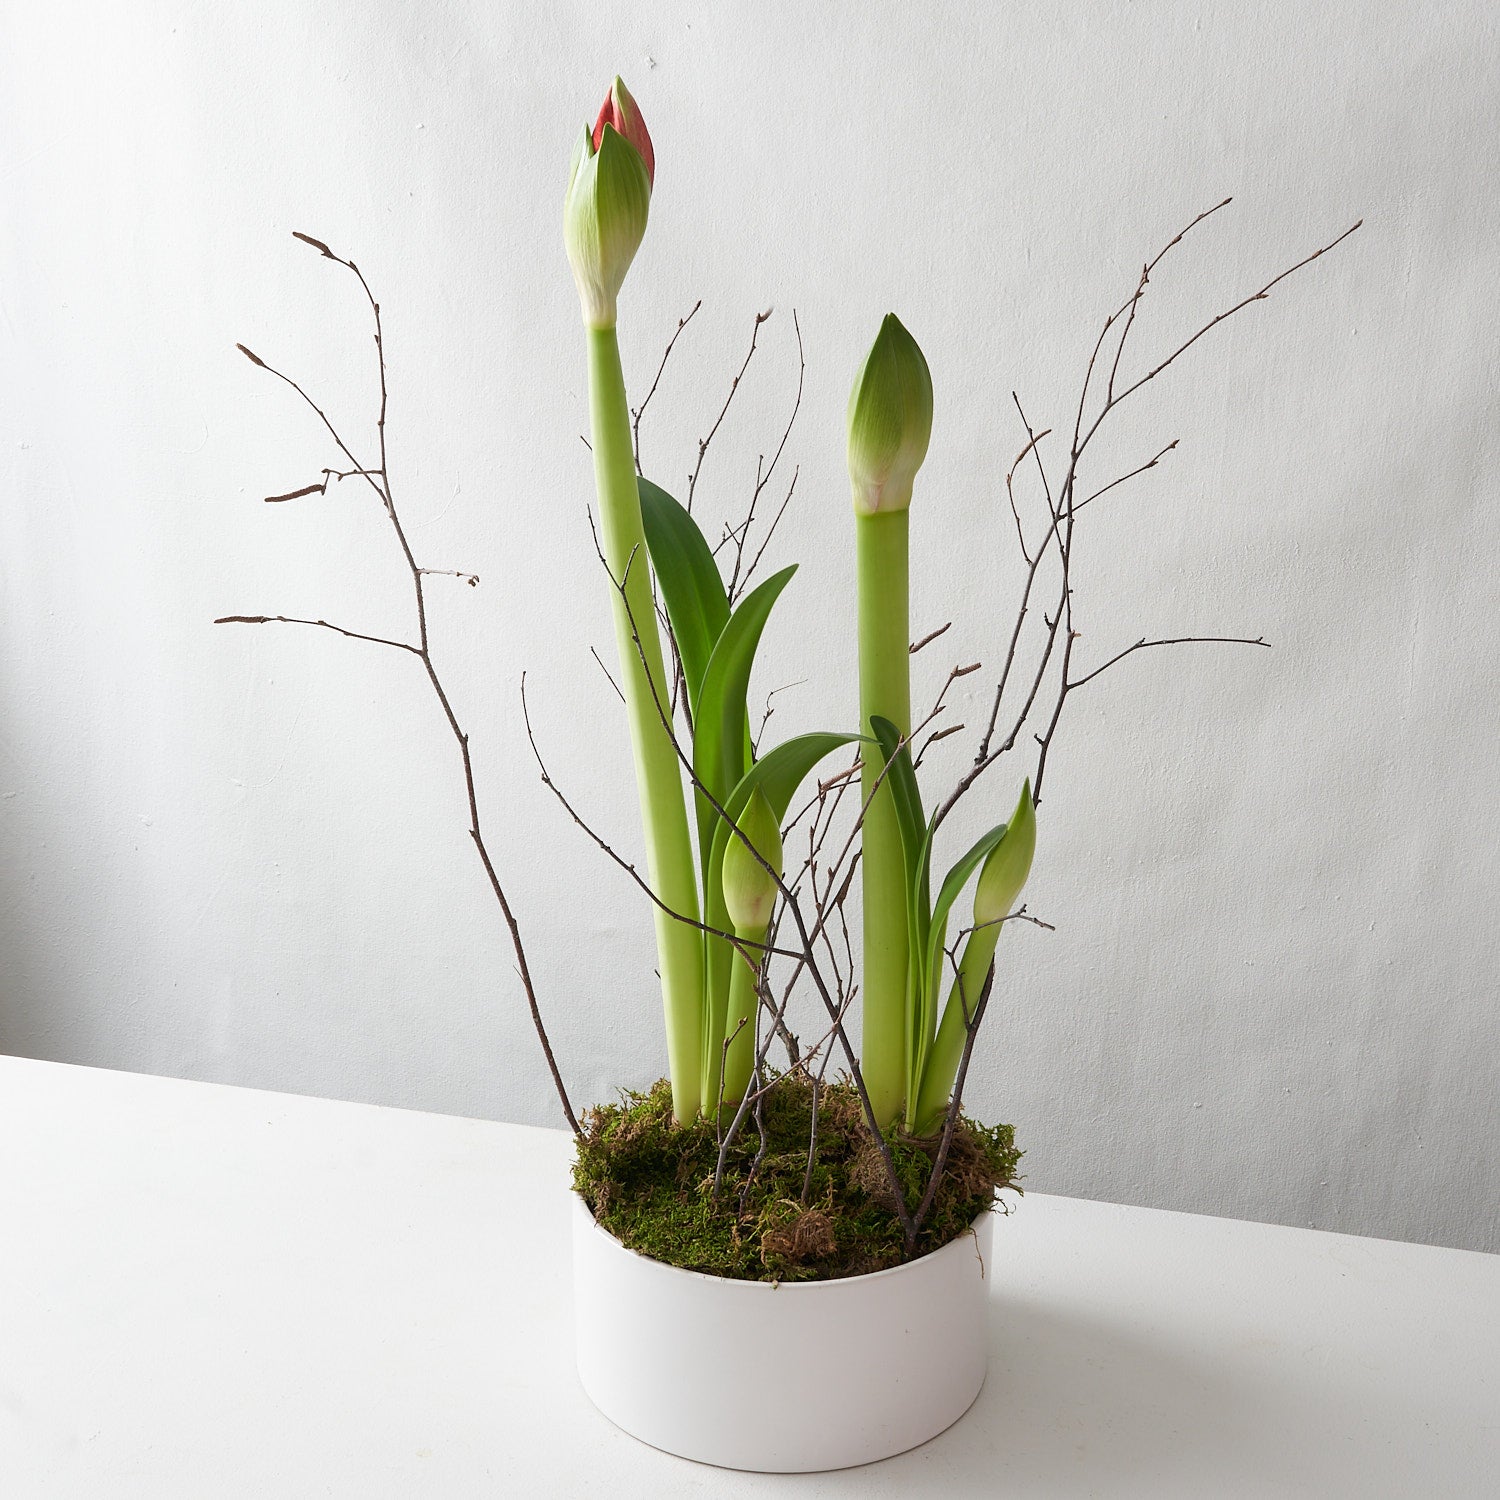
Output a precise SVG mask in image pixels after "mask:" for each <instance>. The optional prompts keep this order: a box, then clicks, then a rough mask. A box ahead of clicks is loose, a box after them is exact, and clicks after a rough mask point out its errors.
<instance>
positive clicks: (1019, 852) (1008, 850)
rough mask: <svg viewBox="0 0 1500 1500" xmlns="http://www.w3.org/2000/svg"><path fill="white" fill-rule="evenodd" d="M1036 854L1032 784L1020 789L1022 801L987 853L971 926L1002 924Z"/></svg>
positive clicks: (976, 891) (1017, 804)
mask: <svg viewBox="0 0 1500 1500" xmlns="http://www.w3.org/2000/svg"><path fill="white" fill-rule="evenodd" d="M1035 853H1036V808H1035V807H1034V806H1033V805H1032V802H1031V782H1030V781H1029V780H1028V781H1027V782H1026V783H1025V785H1023V786H1022V788H1021V800H1020V801H1019V802H1017V803H1016V810H1015V812H1013V813H1012V814H1011V815H1010V822H1009V823H1008V824H1007V825H1006V829H1005V835H1004V837H1003V838H1002V839H1001V840H1000V842H999V843H998V844H996V845H995V847H994V848H993V849H992V850H991V851H990V857H989V858H988V859H987V860H985V862H984V868H983V869H982V870H981V871H980V872H979V882H978V884H977V885H976V886H975V887H974V925H975V926H976V927H985V926H988V925H990V924H992V923H995V922H1003V921H1004V920H1005V918H1006V917H1008V916H1009V915H1010V914H1011V913H1012V912H1013V911H1014V910H1015V909H1016V897H1017V896H1019V895H1020V894H1021V887H1022V886H1024V885H1025V884H1026V877H1027V876H1028V875H1029V874H1030V873H1031V858H1032V856H1033V855H1034V854H1035Z"/></svg>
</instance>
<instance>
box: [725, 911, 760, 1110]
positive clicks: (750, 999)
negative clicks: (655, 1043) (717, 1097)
mask: <svg viewBox="0 0 1500 1500" xmlns="http://www.w3.org/2000/svg"><path fill="white" fill-rule="evenodd" d="M734 935H735V936H736V937H737V938H742V939H743V940H744V941H745V942H747V943H764V942H765V940H766V929H765V928H764V927H761V928H749V927H741V928H736V929H735V934H734ZM745 951H746V952H747V953H750V954H753V955H755V957H754V958H752V959H750V960H747V959H746V958H745V955H744V954H743V953H736V954H735V955H734V959H733V963H734V968H733V970H732V971H731V974H730V978H729V1009H728V1012H727V1014H726V1016H725V1019H724V1037H725V1038H727V1039H728V1041H729V1046H728V1047H727V1048H726V1047H725V1046H724V1043H723V1040H721V1041H720V1043H719V1050H720V1051H721V1052H722V1053H724V1106H725V1108H726V1109H733V1108H735V1107H736V1106H738V1104H739V1102H740V1100H741V1099H743V1098H744V1097H745V1090H746V1089H748V1088H749V1087H750V1075H751V1073H752V1072H753V1071H754V1069H753V1063H754V1060H755V1008H756V1006H757V1005H758V1004H759V1003H760V994H759V991H758V989H757V984H758V981H759V979H760V964H759V962H758V961H757V960H758V958H759V953H758V950H757V949H754V948H749V949H746V950H745ZM715 1092H716V1093H717V1081H716V1082H715Z"/></svg>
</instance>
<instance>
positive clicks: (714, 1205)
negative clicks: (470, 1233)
mask: <svg viewBox="0 0 1500 1500" xmlns="http://www.w3.org/2000/svg"><path fill="white" fill-rule="evenodd" d="M764 1116H765V1126H766V1137H767V1145H766V1153H765V1157H764V1159H763V1160H762V1162H761V1164H760V1167H759V1169H758V1170H757V1171H756V1172H755V1175H754V1176H753V1178H751V1179H750V1181H749V1186H748V1188H747V1187H746V1177H747V1174H748V1172H749V1169H750V1165H751V1163H752V1161H753V1160H754V1158H755V1155H756V1153H757V1151H759V1149H760V1137H759V1135H758V1133H757V1131H756V1129H755V1128H754V1126H753V1125H752V1124H751V1123H749V1122H748V1121H747V1122H746V1125H745V1127H744V1129H743V1130H742V1131H741V1132H740V1134H739V1137H738V1138H737V1139H736V1141H735V1143H734V1145H733V1147H732V1148H731V1150H730V1153H729V1161H728V1165H727V1169H726V1172H725V1177H724V1181H723V1184H722V1186H721V1188H720V1192H719V1197H718V1201H717V1202H715V1201H714V1197H713V1175H714V1165H715V1162H716V1160H717V1156H718V1144H717V1139H716V1133H715V1130H714V1127H713V1126H712V1125H711V1124H710V1123H708V1122H707V1121H704V1120H699V1121H696V1122H694V1123H693V1124H690V1125H674V1124H673V1123H672V1095H671V1090H670V1087H669V1086H668V1084H667V1083H666V1081H665V1080H663V1081H661V1082H659V1083H657V1084H656V1085H655V1086H654V1087H653V1088H652V1089H651V1090H650V1091H649V1092H647V1093H644V1094H637V1093H626V1094H623V1095H622V1096H621V1102H620V1103H619V1104H615V1105H601V1106H600V1107H599V1108H597V1109H595V1110H592V1111H591V1112H590V1113H589V1114H588V1115H587V1116H585V1119H584V1135H583V1138H582V1139H581V1140H580V1141H579V1143H578V1157H577V1160H576V1162H575V1164H574V1168H573V1186H574V1188H575V1189H576V1190H577V1191H578V1192H579V1193H580V1194H581V1195H582V1197H583V1199H584V1201H585V1202H586V1203H587V1204H588V1205H589V1208H590V1209H591V1210H592V1211H593V1213H594V1216H595V1217H596V1218H597V1219H598V1220H599V1222H600V1224H602V1225H603V1227H604V1228H605V1229H607V1230H608V1231H609V1232H610V1233H611V1234H612V1235H614V1236H615V1238H616V1239H618V1240H619V1241H620V1242H621V1243H622V1244H625V1245H627V1246H629V1247H630V1248H631V1249H632V1250H636V1251H639V1252H640V1253H641V1254H642V1255H649V1256H651V1257H652V1258H653V1259H655V1260H661V1261H665V1262H666V1263H667V1264H669V1265H674V1266H681V1267H683V1268H684V1269H686V1270H691V1271H704V1272H707V1273H708V1274H710V1275H715V1276H729V1277H734V1278H738V1279H740V1280H750V1281H805V1280H815V1279H833V1278H837V1277H842V1276H858V1275H862V1274H864V1273H866V1272H869V1271H880V1270H886V1269H888V1268H889V1267H891V1266H895V1265H900V1264H901V1263H902V1262H904V1261H905V1260H907V1259H909V1258H910V1257H908V1255H907V1253H906V1247H905V1242H904V1239H903V1235H902V1230H901V1223H900V1220H899V1219H898V1218H897V1217H896V1214H895V1212H894V1211H893V1209H892V1207H891V1202H890V1196H889V1181H888V1179H887V1177H886V1175H885V1170H884V1167H883V1164H882V1162H881V1159H880V1153H879V1149H878V1147H877V1146H876V1145H875V1142H874V1140H873V1138H872V1137H871V1135H870V1133H869V1130H868V1128H867V1126H866V1125H865V1122H864V1117H863V1115H862V1113H861V1109H860V1103H859V1096H858V1094H857V1092H856V1091H855V1089H854V1088H853V1086H852V1085H851V1084H849V1083H848V1082H845V1081H837V1082H834V1083H830V1084H828V1085H827V1086H825V1088H824V1089H823V1090H822V1093H821V1095H820V1098H819V1102H818V1153H817V1160H816V1162H815V1164H814V1167H813V1173H812V1183H811V1190H810V1192H809V1193H808V1195H807V1199H806V1201H805V1202H804V1201H803V1197H802V1187H803V1179H804V1176H805V1174H806V1171H807V1148H808V1139H809V1134H810V1130H811V1125H812V1088H811V1086H810V1085H809V1084H808V1082H807V1081H806V1080H805V1079H804V1078H801V1077H800V1076H793V1075H786V1076H783V1077H781V1078H779V1079H778V1080H777V1082H776V1087H774V1088H773V1089H772V1090H771V1091H770V1092H769V1093H768V1094H767V1095H766V1096H765V1105H764ZM887 1139H888V1142H889V1145H890V1149H891V1154H892V1156H893V1157H894V1159H895V1164H896V1170H897V1174H898V1176H899V1178H900V1181H901V1184H902V1188H903V1191H904V1194H905V1196H906V1201H907V1202H908V1204H910V1205H912V1206H913V1207H914V1206H915V1205H916V1204H917V1203H918V1202H919V1201H920V1199H921V1196H922V1193H923V1192H924V1190H925V1189H926V1186H927V1179H928V1175H929V1174H930V1172H931V1170H932V1163H933V1161H934V1159H935V1157H936V1153H937V1141H936V1140H935V1139H927V1140H915V1139H912V1138H910V1137H907V1136H904V1135H901V1134H898V1133H895V1132H892V1133H891V1134H890V1135H889V1136H888V1137H887ZM1020 1155H1021V1154H1020V1152H1018V1151H1017V1150H1016V1148H1015V1140H1014V1132H1013V1131H1012V1128H1011V1127H1010V1126H1009V1125H996V1126H992V1127H985V1126H982V1125H978V1124H976V1123H975V1122H974V1121H972V1120H969V1119H968V1118H966V1117H963V1118H961V1119H960V1122H959V1125H958V1128H957V1129H956V1130H955V1132H954V1138H953V1144H952V1147H951V1149H950V1152H949V1157H948V1163H947V1166H946V1168H945V1171H944V1175H943V1181H942V1183H941V1185H940V1187H939V1189H938V1193H937V1196H936V1199H935V1201H934V1204H933V1210H932V1213H931V1215H930V1217H929V1218H928V1220H927V1222H926V1224H925V1225H924V1227H923V1229H922V1232H921V1235H920V1237H919V1239H918V1242H917V1252H916V1253H917V1254H918V1255H925V1254H927V1253H929V1252H930V1251H933V1250H937V1249H940V1248H941V1247H942V1246H943V1245H945V1244H947V1243H948V1242H949V1241H950V1240H953V1239H956V1238H957V1237H958V1236H959V1235H961V1234H962V1233H964V1231H965V1230H966V1229H968V1227H969V1226H970V1225H971V1224H972V1223H973V1222H974V1220H975V1219H976V1218H977V1217H978V1215H979V1214H980V1213H982V1212H983V1211H984V1210H985V1209H987V1208H989V1207H990V1206H991V1205H992V1203H993V1201H994V1195H995V1192H996V1191H997V1189H999V1188H1002V1187H1014V1186H1015V1182H1014V1174H1015V1170H1016V1166H1017V1164H1018V1162H1019V1160H1020ZM1017 1191H1019V1189H1017ZM742 1199H743V1203H742V1201H741V1200H742Z"/></svg>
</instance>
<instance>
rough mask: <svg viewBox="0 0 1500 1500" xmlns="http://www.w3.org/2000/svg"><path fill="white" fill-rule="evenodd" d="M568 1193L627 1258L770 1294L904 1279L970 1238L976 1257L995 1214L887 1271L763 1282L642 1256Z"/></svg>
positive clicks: (983, 1270)
mask: <svg viewBox="0 0 1500 1500" xmlns="http://www.w3.org/2000/svg"><path fill="white" fill-rule="evenodd" d="M568 1193H569V1196H570V1197H571V1198H572V1199H573V1202H574V1206H575V1210H576V1212H578V1213H582V1214H584V1215H585V1216H586V1217H587V1219H588V1222H589V1228H590V1229H592V1230H594V1231H595V1232H596V1233H598V1234H602V1235H603V1236H604V1238H605V1239H607V1240H608V1241H609V1242H610V1244H611V1245H613V1246H614V1247H615V1248H616V1249H617V1250H620V1251H623V1252H624V1253H625V1254H626V1255H630V1256H634V1257H635V1259H636V1260H639V1261H643V1262H644V1263H645V1264H646V1265H648V1266H656V1267H657V1268H658V1269H660V1270H663V1271H671V1272H673V1273H674V1274H675V1275H678V1276H691V1277H694V1278H696V1279H697V1280H699V1281H707V1282H712V1283H713V1285H715V1286H742V1287H752V1288H760V1289H761V1290H764V1291H767V1292H804V1293H805V1292H812V1291H815V1290H816V1289H817V1288H819V1287H829V1286H848V1285H859V1286H868V1285H869V1284H870V1283H871V1282H873V1281H878V1280H879V1279H880V1278H881V1277H882V1276H900V1275H902V1274H904V1273H906V1272H912V1271H916V1270H918V1269H919V1268H920V1267H923V1266H925V1265H927V1264H928V1263H929V1262H931V1261H933V1260H936V1259H937V1257H938V1256H940V1255H942V1254H944V1253H945V1252H947V1251H949V1250H956V1249H959V1248H960V1247H961V1246H962V1245H963V1242H964V1241H965V1240H966V1239H970V1238H972V1239H973V1240H974V1249H975V1254H978V1253H979V1240H978V1236H979V1226H980V1225H981V1224H982V1223H983V1222H984V1221H985V1220H986V1219H987V1218H989V1217H990V1216H991V1215H992V1214H994V1212H995V1209H994V1208H993V1206H992V1207H990V1208H986V1209H982V1210H981V1211H980V1212H979V1213H978V1214H977V1215H976V1216H975V1218H974V1221H973V1223H971V1224H970V1225H969V1227H968V1228H967V1229H965V1230H964V1231H963V1232H962V1233H961V1234H957V1235H955V1236H954V1237H953V1238H952V1239H951V1240H949V1241H948V1243H947V1244H945V1245H939V1246H938V1247H937V1249H936V1250H928V1251H925V1252H924V1253H923V1254H921V1255H919V1256H917V1258H916V1259H915V1260H906V1261H902V1262H901V1264H900V1265H899V1266H887V1267H886V1268H885V1269H884V1270H883V1271H863V1272H861V1273H860V1274H859V1275H858V1276H819V1277H814V1278H812V1279H811V1280H808V1281H763V1280H761V1279H760V1278H758V1277H757V1278H756V1279H754V1280H751V1279H750V1278H749V1277H745V1276H715V1275H714V1274H713V1273H712V1272H711V1271H690V1270H688V1268H687V1267H686V1266H674V1265H673V1264H672V1263H671V1261H667V1260H657V1259H656V1257H655V1256H653V1255H642V1254H641V1252H640V1251H639V1250H632V1249H631V1248H630V1246H629V1245H627V1244H625V1243H624V1242H623V1241H621V1240H617V1239H616V1238H615V1237H614V1235H612V1234H611V1233H610V1232H609V1230H607V1229H606V1228H605V1227H604V1226H603V1225H602V1224H601V1223H600V1222H599V1221H598V1219H596V1218H595V1217H594V1211H593V1209H591V1208H590V1207H589V1206H588V1204H587V1203H585V1202H584V1201H583V1194H582V1193H580V1192H579V1191H578V1190H577V1189H576V1188H569V1190H568ZM997 1196H998V1195H997ZM980 1274H981V1276H984V1277H988V1275H989V1268H988V1267H987V1266H986V1265H985V1264H984V1260H983V1257H982V1256H981V1257H980Z"/></svg>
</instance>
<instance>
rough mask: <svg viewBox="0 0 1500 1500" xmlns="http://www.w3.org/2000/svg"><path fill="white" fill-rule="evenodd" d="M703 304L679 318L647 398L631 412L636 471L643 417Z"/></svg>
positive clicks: (637, 468)
mask: <svg viewBox="0 0 1500 1500" xmlns="http://www.w3.org/2000/svg"><path fill="white" fill-rule="evenodd" d="M702 306H703V298H702V297H700V298H699V299H698V300H697V301H696V302H695V303H693V310H692V311H691V312H690V313H689V314H688V315H687V317H685V318H678V320H677V331H676V332H675V333H674V334H673V335H672V337H671V338H669V339H668V340H667V347H666V348H665V349H664V350H663V351H662V356H661V363H660V364H659V365H658V366H657V367H656V378H655V379H654V380H652V382H651V389H650V390H649V391H647V392H646V399H645V400H644V401H642V402H641V404H640V407H639V408H638V409H637V410H636V411H633V412H632V413H631V414H630V438H631V446H632V448H633V449H634V451H635V472H636V473H637V474H639V473H641V472H642V470H641V418H642V417H644V416H645V415H646V408H647V407H648V406H650V405H651V398H652V397H653V396H654V395H655V394H656V387H657V386H658V385H659V384H660V383H661V376H662V371H663V370H665V369H666V368H667V361H668V360H669V359H670V358H671V357H672V350H673V349H674V348H675V347H676V344H677V340H678V339H679V338H681V337H682V330H683V329H684V328H686V327H687V326H688V324H689V323H691V322H692V321H693V319H694V318H696V317H697V316H698V309H699V308H700V307H702Z"/></svg>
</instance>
